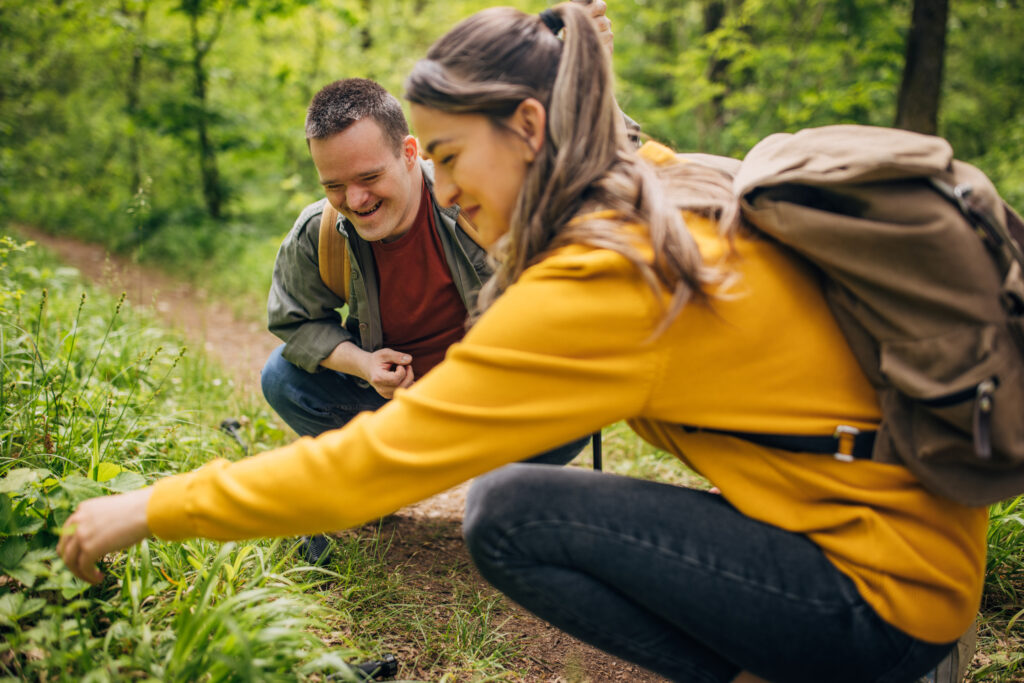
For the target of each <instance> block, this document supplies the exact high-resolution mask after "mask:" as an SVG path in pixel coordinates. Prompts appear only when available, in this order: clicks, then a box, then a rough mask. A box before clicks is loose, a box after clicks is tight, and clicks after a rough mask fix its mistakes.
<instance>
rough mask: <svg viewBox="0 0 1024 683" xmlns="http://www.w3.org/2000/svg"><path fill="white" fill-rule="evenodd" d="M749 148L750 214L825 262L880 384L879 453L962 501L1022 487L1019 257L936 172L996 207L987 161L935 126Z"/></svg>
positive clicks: (844, 318)
mask: <svg viewBox="0 0 1024 683" xmlns="http://www.w3.org/2000/svg"><path fill="white" fill-rule="evenodd" d="M851 129H854V130H851ZM861 131H863V132H861ZM872 145H881V146H879V147H877V148H873V147H872ZM947 150H948V155H947ZM761 152H765V154H764V155H762V153H761ZM822 156H824V157H827V158H822ZM872 157H874V159H875V161H874V162H872ZM743 163H744V168H743V169H741V171H740V173H739V174H738V175H737V178H736V187H737V190H738V191H739V192H741V194H740V195H739V196H740V203H741V208H742V211H743V216H744V218H745V219H746V220H747V222H748V223H750V224H751V225H752V226H753V227H755V228H757V229H758V230H760V231H762V232H764V233H766V234H768V235H770V236H772V237H774V238H776V239H777V240H778V241H780V242H782V243H783V244H786V245H787V246H789V247H791V248H793V249H794V250H795V251H797V252H798V253H800V254H801V255H803V256H804V257H806V258H807V259H808V260H810V261H811V262H812V263H814V264H815V265H816V266H817V267H818V268H819V269H820V270H821V272H822V274H823V276H824V278H823V282H824V287H825V292H826V296H827V298H828V300H829V304H830V306H831V307H832V310H833V312H834V314H835V317H836V320H837V321H838V323H839V325H840V327H841V328H842V330H843V332H844V333H845V334H846V336H847V339H848V341H849V343H850V347H851V349H852V351H853V353H854V355H855V356H856V357H857V359H858V361H859V362H860V364H861V367H862V368H863V369H864V372H865V373H866V375H867V376H868V378H869V380H870V381H871V382H872V383H873V384H874V385H875V387H876V389H878V392H879V401H880V404H881V407H882V414H883V423H882V426H881V429H880V430H879V434H878V438H877V439H876V444H875V452H874V455H873V457H874V459H876V460H880V461H887V462H893V461H896V462H902V463H904V464H905V465H906V466H907V467H908V468H909V469H910V470H911V471H912V472H914V473H915V475H916V476H917V477H918V478H919V479H920V480H921V482H922V483H924V484H925V485H926V486H928V487H929V488H930V489H931V490H933V491H935V492H936V493H939V494H941V495H944V496H947V497H949V498H951V499H953V500H957V501H959V502H962V503H965V504H970V505H984V504H988V503H992V502H995V501H997V500H1000V499H1003V498H1006V497H1008V496H1012V495H1015V494H1017V493H1020V492H1021V491H1024V414H1022V411H1024V344H1022V342H1021V341H1020V340H1022V339H1024V328H1022V327H1021V324H1022V323H1021V315H1020V309H1021V308H1024V305H1022V304H1021V302H1024V282H1022V281H1021V277H1020V272H1021V269H1020V267H1019V266H1017V267H1016V268H1014V266H1012V265H1011V264H1012V263H1013V260H1012V259H1007V258H1006V256H1005V253H1003V252H1002V250H996V251H995V252H993V251H990V248H989V247H990V246H991V245H989V244H987V243H986V240H982V239H979V236H978V234H977V233H976V232H975V230H974V228H973V227H972V225H971V223H970V221H969V220H967V218H966V217H965V215H964V213H963V212H962V211H961V207H960V206H958V205H957V204H956V203H955V202H951V201H949V200H947V199H946V198H944V197H943V196H942V195H940V194H939V193H937V192H936V191H935V189H934V187H933V186H932V183H931V179H932V178H937V179H939V180H941V181H942V182H945V183H947V184H949V185H950V186H952V187H958V186H960V187H963V186H965V185H970V186H971V187H972V188H973V192H972V193H971V195H972V200H973V201H975V202H977V206H978V210H980V211H985V212H987V213H988V214H989V215H991V216H997V217H1000V218H1002V217H1004V216H1005V215H1006V214H1005V211H1004V210H1003V204H1002V200H1001V199H999V196H998V194H997V193H996V191H995V188H994V187H992V186H991V183H990V182H989V181H988V179H987V178H986V177H985V176H984V174H982V173H981V172H980V171H978V170H977V169H975V168H973V167H971V166H969V165H967V164H961V163H960V162H953V161H952V152H951V150H949V146H948V143H946V142H945V141H943V140H940V139H939V138H932V137H929V136H922V135H918V134H914V133H906V132H904V131H895V130H889V129H874V128H867V127H859V126H831V127H827V128H821V129H814V130H811V131H802V132H801V133H798V134H796V135H793V136H772V137H771V138H768V139H767V140H766V141H765V142H764V143H762V144H761V145H758V146H757V147H755V148H754V149H753V150H752V151H751V152H750V154H749V155H748V156H747V158H746V159H745V160H744V162H743ZM1001 227H1002V230H1003V231H1006V229H1007V228H1006V224H1005V221H1003V223H1002V226H1001ZM1008 302H1009V303H1010V304H1012V306H1010V305H1008ZM1014 302H1016V303H1014ZM1013 306H1016V309H1017V312H1016V314H1013V313H1012V312H1011V310H1010V309H1011V308H1012V307H1013Z"/></svg>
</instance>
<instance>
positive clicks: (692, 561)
mask: <svg viewBox="0 0 1024 683" xmlns="http://www.w3.org/2000/svg"><path fill="white" fill-rule="evenodd" d="M463 530H464V534H465V537H466V542H467V545H468V546H469V550H470V553H471V554H472V556H473V560H474V562H475V563H476V565H477V567H478V568H479V570H480V573H481V574H483V576H484V577H485V578H486V579H487V580H488V581H490V582H491V583H492V584H493V585H494V586H495V587H497V588H498V589H499V590H501V591H502V592H503V593H505V594H506V595H508V596H509V597H510V598H512V599H513V600H515V601H516V602H518V603H519V604H521V605H522V606H524V607H525V608H526V609H528V610H530V611H531V612H533V613H534V614H536V615H537V616H539V617H541V618H542V619H545V620H547V621H548V622H550V623H552V624H554V625H555V626H557V627H558V628H561V629H562V630H564V631H566V632H568V633H570V634H572V635H573V636H575V637H577V638H579V639H581V640H584V641H586V642H588V643H590V644H591V645H594V646H595V647H598V648H600V649H602V650H605V651H607V652H610V653H612V654H614V655H617V656H619V657H621V658H623V659H626V660H629V661H631V662H634V663H636V664H639V665H641V666H643V667H645V668H647V669H650V670H652V671H655V672H657V673H659V674H661V675H663V676H666V677H667V678H669V679H672V680H677V681H704V682H707V683H712V682H714V683H718V682H720V681H730V680H732V679H733V678H734V677H735V676H736V675H737V674H738V673H739V672H740V671H744V670H746V671H750V672H751V673H754V674H757V675H759V676H761V677H762V678H766V679H768V680H770V681H773V682H774V683H783V682H786V681H795V682H800V681H806V682H807V683H825V682H827V683H844V682H849V683H869V682H878V683H900V682H902V681H913V680H914V679H915V678H916V677H917V676H919V675H922V674H924V673H925V672H926V671H928V670H929V669H930V668H931V667H933V666H934V665H935V664H936V663H937V662H938V661H939V660H940V659H942V657H943V656H944V655H945V654H946V653H947V652H948V651H949V650H950V649H951V647H952V645H933V644H929V643H924V642H922V641H919V640H916V639H914V638H912V637H910V636H908V635H906V634H904V633H903V632H901V631H900V630H898V629H896V628H894V627H892V626H890V625H888V624H886V623H885V622H884V621H882V620H881V619H880V618H879V617H878V615H877V614H876V613H875V611H874V610H873V609H872V608H871V607H870V606H869V605H868V604H867V603H865V602H864V600H863V599H862V598H861V597H860V595H859V594H858V592H857V590H856V588H855V586H854V584H853V582H852V581H850V579H848V578H847V577H846V576H845V575H843V574H842V573H841V572H840V571H839V570H837V569H836V568H835V567H834V566H833V565H832V564H831V563H830V562H829V561H828V559H827V558H826V557H825V556H824V554H823V553H822V552H821V551H820V550H819V549H818V547H817V546H816V545H815V544H814V543H812V542H811V541H810V540H809V539H807V538H806V537H805V536H802V535H799V534H793V533H790V532H787V531H783V530H782V529H778V528H776V527H773V526H770V525H767V524H763V523H761V522H758V521H755V520H753V519H750V518H749V517H746V516H745V515H743V514H741V513H740V512H738V511H737V510H736V509H735V508H733V507H732V506H731V505H730V504H729V503H728V502H726V501H725V500H724V499H723V498H722V497H721V496H717V495H714V494H710V493H707V492H703V491H696V490H691V489H686V488H681V487H677V486H670V485H667V484H659V483H655V482H650V481H643V480H639V479H630V478H625V477H619V476H615V475H610V474H603V473H600V472H591V471H587V470H582V469H552V468H539V467H534V466H532V465H522V464H517V465H510V466H508V467H505V468H502V469H500V470H497V471H495V472H492V473H489V474H487V475H484V476H483V477H480V478H478V479H477V480H476V482H475V483H474V485H473V487H472V488H471V489H470V492H469V496H468V499H467V501H466V515H465V519H464V521H463Z"/></svg>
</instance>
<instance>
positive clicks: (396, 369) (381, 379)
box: [363, 349, 415, 398]
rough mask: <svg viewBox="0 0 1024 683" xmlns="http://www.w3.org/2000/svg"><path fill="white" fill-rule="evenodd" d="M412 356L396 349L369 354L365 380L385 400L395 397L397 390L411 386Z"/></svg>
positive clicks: (413, 379)
mask: <svg viewBox="0 0 1024 683" xmlns="http://www.w3.org/2000/svg"><path fill="white" fill-rule="evenodd" d="M411 363H412V356H410V355H409V354H407V353H401V352H400V351H395V350H394V349H379V350H377V351H374V352H373V353H369V354H367V358H366V363H365V365H364V369H363V373H364V374H363V379H365V380H366V381H367V382H369V383H370V386H372V387H373V388H374V389H376V390H377V393H378V394H380V395H381V396H383V397H384V398H391V397H392V396H394V395H395V389H404V388H406V387H408V386H411V385H412V383H413V381H415V378H414V377H413V374H412V365H411Z"/></svg>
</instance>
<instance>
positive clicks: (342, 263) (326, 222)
mask: <svg viewBox="0 0 1024 683" xmlns="http://www.w3.org/2000/svg"><path fill="white" fill-rule="evenodd" d="M337 226H338V210H337V209H335V208H334V207H333V206H331V203H330V202H328V201H326V200H324V208H323V213H321V214H320V235H319V241H318V242H317V265H318V266H319V268H320V279H321V280H323V281H324V284H325V285H327V289H329V290H331V291H332V292H334V293H335V294H337V295H338V296H339V297H341V299H342V301H346V302H347V301H348V294H349V289H348V288H349V279H350V278H351V276H352V264H351V263H349V261H348V240H347V239H345V236H344V235H342V234H341V233H340V232H338V227H337Z"/></svg>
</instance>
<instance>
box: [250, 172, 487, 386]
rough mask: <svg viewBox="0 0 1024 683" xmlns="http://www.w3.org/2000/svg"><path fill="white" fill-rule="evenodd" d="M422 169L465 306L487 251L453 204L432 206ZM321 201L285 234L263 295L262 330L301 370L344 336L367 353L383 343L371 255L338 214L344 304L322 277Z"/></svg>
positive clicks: (483, 274) (483, 273)
mask: <svg viewBox="0 0 1024 683" xmlns="http://www.w3.org/2000/svg"><path fill="white" fill-rule="evenodd" d="M421 167H422V169H423V176H424V178H425V179H426V182H427V188H428V190H429V192H430V197H431V200H433V204H434V220H435V223H436V225H437V227H438V232H439V234H440V237H441V245H442V248H443V249H444V254H445V258H446V260H447V261H448V267H449V269H450V270H451V274H452V280H453V281H454V283H455V287H456V289H458V291H459V295H460V296H461V297H462V301H463V303H464V304H465V305H466V309H467V310H471V309H472V306H473V305H474V303H475V301H476V295H477V292H478V291H479V290H480V285H481V283H482V282H484V281H485V280H486V279H487V278H488V277H490V275H491V271H490V269H489V267H488V265H487V255H486V252H485V251H484V250H483V248H481V247H480V246H479V245H477V244H476V242H474V241H473V239H472V238H471V237H470V236H469V235H467V234H466V232H465V231H464V230H463V229H462V228H461V227H459V226H458V224H457V223H456V221H455V218H456V216H458V212H459V210H458V208H457V207H452V208H449V209H442V208H440V207H439V206H438V204H437V201H436V199H435V198H434V168H433V165H432V164H431V163H430V162H421ZM326 201H327V200H326V199H321V200H320V201H318V202H314V203H312V204H310V205H309V206H307V207H306V208H305V209H303V210H302V213H300V214H299V217H298V219H297V220H296V221H295V225H294V226H293V227H292V229H291V231H290V232H289V233H288V236H287V237H285V239H284V242H283V243H282V244H281V248H280V249H279V250H278V252H277V259H276V260H275V262H274V275H273V280H272V282H271V285H270V295H269V297H268V300H267V319H268V327H269V329H270V331H271V332H273V333H274V334H275V335H277V336H278V337H279V338H280V339H281V340H282V341H284V343H285V345H284V351H283V355H284V357H285V358H286V359H287V360H289V361H291V362H292V363H294V364H295V365H297V366H298V367H300V368H302V369H303V370H306V371H307V372H316V371H317V370H318V369H319V368H320V361H322V360H323V359H324V358H326V357H327V356H328V355H330V353H331V351H333V350H334V348H335V347H336V346H337V345H338V344H340V343H342V342H344V341H351V342H353V343H355V344H358V345H359V346H360V347H361V348H363V349H365V350H366V351H375V350H377V349H379V348H381V347H382V346H383V344H384V331H383V329H382V327H381V320H380V308H379V299H378V294H379V288H378V283H377V269H376V268H375V267H374V266H373V252H372V250H371V248H370V244H369V243H368V242H367V241H366V240H364V239H362V238H361V237H359V235H358V234H357V233H356V231H355V230H354V229H353V227H352V225H351V223H349V222H348V220H346V219H345V218H344V217H342V216H339V218H338V225H337V228H338V231H339V232H341V233H342V234H343V235H344V236H345V237H346V239H348V244H349V249H348V254H349V262H350V264H351V266H352V276H351V279H350V281H349V292H350V295H349V299H348V301H345V300H344V299H342V298H341V297H339V296H338V295H337V294H335V293H334V292H332V291H331V290H330V289H328V287H327V285H325V284H324V281H323V280H322V279H321V277H320V269H319V266H318V260H317V253H318V246H319V231H320V215H321V213H322V212H323V207H324V204H325V203H326ZM346 304H347V305H348V314H347V316H346V317H345V319H344V320H342V316H341V313H340V309H342V308H343V307H344V306H345V305H346Z"/></svg>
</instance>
